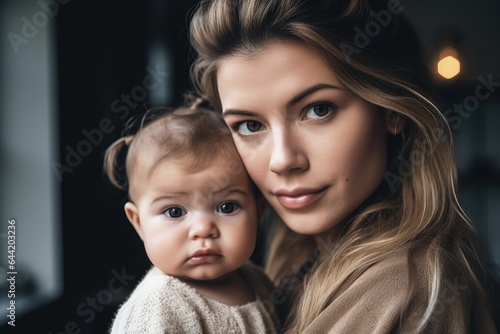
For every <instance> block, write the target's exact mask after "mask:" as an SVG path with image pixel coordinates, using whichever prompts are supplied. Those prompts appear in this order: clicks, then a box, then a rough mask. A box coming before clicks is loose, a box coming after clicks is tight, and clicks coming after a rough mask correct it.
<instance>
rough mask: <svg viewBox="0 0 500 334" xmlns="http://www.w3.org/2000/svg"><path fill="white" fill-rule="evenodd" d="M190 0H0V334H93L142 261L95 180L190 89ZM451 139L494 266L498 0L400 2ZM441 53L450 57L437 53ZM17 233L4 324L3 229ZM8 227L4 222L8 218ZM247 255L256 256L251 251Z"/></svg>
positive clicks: (498, 190)
mask: <svg viewBox="0 0 500 334" xmlns="http://www.w3.org/2000/svg"><path fill="white" fill-rule="evenodd" d="M195 3H196V1H194V0H189V1H166V0H164V1H159V0H146V1H142V2H139V1H135V2H131V1H117V0H101V1H95V0H93V1H92V0H87V1H81V0H59V1H55V0H40V1H35V0H33V1H19V0H18V1H15V0H2V1H1V2H0V35H1V38H2V42H1V43H0V104H1V107H0V186H1V187H0V214H1V215H0V216H1V217H0V219H1V223H0V256H1V257H0V306H1V307H0V310H2V311H0V331H1V332H2V333H7V332H9V331H10V330H12V332H18V333H54V334H56V333H104V332H106V330H107V328H108V326H109V325H110V322H111V319H112V316H113V314H114V312H115V311H116V310H117V307H118V305H119V304H120V303H121V302H123V300H124V299H125V298H126V296H127V295H128V294H129V293H130V291H131V290H132V289H133V288H134V286H135V285H136V283H137V282H138V280H139V279H140V278H141V277H142V275H143V274H144V273H145V270H146V269H147V268H148V267H149V262H148V259H147V257H146V256H145V252H144V250H143V246H142V243H141V241H140V239H139V238H138V236H137V235H136V233H135V231H134V230H133V228H132V227H131V225H130V224H129V223H128V222H127V221H126V218H125V215H124V213H123V204H124V203H125V201H126V195H125V194H124V193H122V192H120V191H117V190H115V189H113V188H112V187H111V186H110V185H109V183H108V182H107V181H106V179H105V178H104V176H103V174H102V158H103V152H104V150H105V149H106V147H108V146H109V145H110V144H111V143H112V142H113V141H114V140H115V139H116V138H117V137H118V136H119V135H120V132H121V129H122V125H123V120H124V119H126V118H127V117H129V116H130V115H132V114H134V113H139V112H143V111H145V110H146V109H148V108H150V107H152V106H161V105H175V104H178V103H179V102H180V101H181V94H182V93H183V92H184V91H185V90H186V89H188V88H190V85H189V80H188V68H189V63H190V60H191V55H190V50H189V45H188V40H187V22H188V20H187V15H188V13H189V11H190V10H191V8H192V6H193V5H194V4H195ZM401 5H402V6H403V8H404V13H405V14H406V15H407V16H408V17H409V18H410V19H411V20H412V21H413V22H414V24H415V27H416V28H417V30H418V31H419V33H420V34H421V37H422V39H423V43H424V46H425V48H426V51H427V53H426V54H427V59H428V63H429V66H434V65H435V63H436V62H437V60H438V57H439V54H440V52H441V51H442V50H444V48H446V47H452V48H453V49H454V52H455V53H454V56H455V57H456V58H458V60H459V61H460V73H459V74H458V75H457V76H456V77H454V78H452V79H449V80H446V79H443V78H441V79H440V78H439V76H438V75H436V78H435V82H434V85H435V89H434V91H435V93H436V94H437V95H438V96H440V97H441V100H440V101H441V103H442V104H443V106H444V110H446V111H447V115H448V116H447V117H448V119H449V120H450V123H451V125H452V127H453V131H454V135H455V138H456V158H457V164H458V167H459V174H460V185H459V194H460V198H461V200H462V204H463V207H464V209H465V211H466V212H467V213H468V214H469V215H470V217H471V218H472V219H473V220H474V222H475V223H476V225H477V227H478V230H479V232H480V234H481V238H482V239H481V240H482V245H483V246H484V249H485V251H486V252H487V254H488V255H489V256H490V258H491V260H492V261H494V263H495V264H496V265H500V225H499V218H500V149H499V148H498V144H499V143H500V131H499V130H498V126H499V124H500V94H499V93H498V91H499V90H500V62H499V61H498V59H499V56H500V43H499V42H500V20H499V19H498V15H499V13H500V2H498V1H494V0H481V1H475V2H472V1H466V0H454V1H452V0H441V1H439V2H433V1H430V0H421V1H412V0H401ZM448 50H449V49H448ZM9 221H10V223H12V224H10V225H15V228H16V247H17V248H16V254H15V255H16V258H15V260H16V265H15V268H14V269H15V270H16V272H17V275H16V297H15V301H16V320H15V324H16V326H15V328H14V327H12V326H9V325H8V324H7V321H10V319H9V317H7V316H6V315H8V314H9V312H10V311H9V310H6V308H7V307H9V304H8V303H9V302H10V300H12V299H11V298H7V296H8V290H9V286H10V285H9V284H8V282H7V278H8V277H10V276H8V274H7V272H10V271H12V270H10V269H9V268H8V263H7V261H8V253H7V245H8V238H7V233H8V232H7V226H8V225H9ZM13 221H15V223H14V222H13ZM254 258H255V260H256V261H259V260H260V258H261V254H260V253H259V252H257V253H256V254H255V256H254Z"/></svg>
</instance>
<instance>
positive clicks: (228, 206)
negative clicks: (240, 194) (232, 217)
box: [217, 202, 240, 214]
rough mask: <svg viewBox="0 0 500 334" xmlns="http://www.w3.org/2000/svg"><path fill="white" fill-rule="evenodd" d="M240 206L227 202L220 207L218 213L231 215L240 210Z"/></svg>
mask: <svg viewBox="0 0 500 334" xmlns="http://www.w3.org/2000/svg"><path fill="white" fill-rule="evenodd" d="M239 208H240V206H239V205H238V204H236V203H234V202H225V203H222V204H221V205H219V207H218V208H217V212H220V213H224V214H230V213H233V212H235V211H236V210H238V209H239Z"/></svg>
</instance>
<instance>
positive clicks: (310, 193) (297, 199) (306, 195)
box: [274, 187, 326, 210]
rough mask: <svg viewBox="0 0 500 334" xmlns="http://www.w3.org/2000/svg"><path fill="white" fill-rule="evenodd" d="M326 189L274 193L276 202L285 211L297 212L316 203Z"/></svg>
mask: <svg viewBox="0 0 500 334" xmlns="http://www.w3.org/2000/svg"><path fill="white" fill-rule="evenodd" d="M325 190H326V187H325V188H321V189H296V190H293V191H285V190H281V191H280V190H279V191H276V192H274V195H275V196H276V197H277V199H278V202H279V203H280V204H281V205H282V206H283V207H285V208H287V209H292V210H298V209H304V208H305V207H307V206H309V205H311V204H313V203H314V202H316V201H317V200H318V199H319V198H320V197H321V196H322V195H323V194H324V193H325Z"/></svg>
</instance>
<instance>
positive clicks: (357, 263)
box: [190, 0, 493, 332]
mask: <svg viewBox="0 0 500 334" xmlns="http://www.w3.org/2000/svg"><path fill="white" fill-rule="evenodd" d="M401 10H402V7H401V4H400V3H399V2H397V1H385V2H382V1H366V0H345V1H338V0H337V1H334V0H245V1H237V0H213V1H201V2H200V4H199V5H198V7H197V9H196V10H195V12H194V14H193V17H192V19H191V26H190V37H191V43H192V46H193V47H194V49H195V51H196V52H197V58H196V59H195V61H194V63H193V65H192V69H191V76H192V80H193V84H194V85H195V88H196V89H197V90H198V92H199V93H200V94H204V95H205V97H206V98H208V99H209V100H211V101H212V103H213V104H214V106H215V107H216V108H218V109H220V107H221V105H220V101H219V95H218V91H217V68H218V64H219V62H220V61H221V60H223V59H224V58H225V57H229V56H232V55H251V54H253V53H256V52H258V51H259V50H260V49H261V48H263V47H264V46H266V45H267V44H268V43H271V42H273V41H280V40H285V41H286V40H289V41H297V42H300V43H304V44H305V45H308V46H310V47H311V48H313V49H315V50H316V51H318V52H319V53H320V54H321V55H322V56H323V57H324V59H325V60H326V61H327V62H328V64H329V65H330V67H331V69H332V71H333V72H334V73H335V74H336V75H337V77H338V79H339V80H340V81H341V82H342V83H343V85H345V86H346V87H347V88H349V89H350V90H352V91H353V92H354V93H356V94H357V95H359V96H360V97H361V98H363V99H365V100H366V101H369V102H371V103H373V104H374V105H377V106H380V107H382V108H385V109H387V110H391V111H392V112H394V113H395V114H396V115H397V117H398V119H399V121H400V122H402V123H400V124H404V126H403V129H402V131H401V132H400V133H399V134H397V135H394V136H390V138H389V141H388V142H389V146H390V147H389V153H390V154H389V161H388V166H387V171H386V173H385V175H384V181H383V182H382V184H381V185H380V186H379V189H377V191H376V192H375V193H374V194H373V195H372V196H371V197H370V198H369V199H368V200H367V201H366V202H365V203H364V204H363V205H362V206H361V207H360V208H359V209H358V210H357V211H356V212H355V213H354V214H353V215H352V218H351V220H350V222H349V224H347V225H346V226H345V228H344V230H343V232H342V236H341V237H340V239H339V240H337V241H335V242H331V243H329V244H328V246H327V247H326V248H325V247H323V249H322V250H321V253H320V255H319V256H318V254H317V253H316V258H317V261H316V263H315V264H314V268H313V269H312V273H311V274H309V275H305V276H306V277H305V281H304V284H303V286H302V291H301V294H300V296H299V299H298V300H297V301H296V303H295V306H294V308H293V309H292V314H291V315H290V317H289V324H288V325H289V326H288V328H289V330H290V331H294V332H302V331H303V330H304V329H305V328H306V327H307V326H308V325H309V324H310V323H311V322H312V321H313V320H314V319H315V318H316V317H317V316H318V315H319V314H320V313H321V312H322V311H323V310H324V309H325V307H326V306H327V305H328V304H329V303H330V302H331V300H332V299H333V297H334V295H335V293H336V291H337V290H338V289H339V287H340V286H341V285H342V284H343V283H344V282H345V281H346V280H347V279H348V278H349V277H350V276H352V275H355V274H356V273H359V272H362V271H363V270H364V269H366V268H368V267H369V266H370V265H372V264H374V263H376V262H377V261H380V260H382V259H384V258H386V257H388V256H390V255H391V254H395V253H396V252H401V251H404V252H410V253H411V252H413V251H415V250H417V249H420V250H423V251H424V253H425V259H426V264H427V275H428V276H427V277H428V278H429V286H428V289H429V296H430V297H429V300H428V304H427V308H426V310H425V312H424V313H423V314H422V321H421V325H420V329H423V328H425V326H426V325H427V323H428V322H429V320H430V318H431V315H432V312H433V310H434V309H435V308H436V305H437V303H438V296H439V294H440V292H441V291H442V289H443V286H442V283H443V282H442V279H443V274H444V270H445V267H448V266H450V265H451V266H455V267H456V268H458V269H459V270H463V271H465V272H466V273H467V275H468V276H469V277H470V279H471V280H472V282H474V285H475V287H476V291H477V292H478V293H479V296H480V298H481V299H482V300H483V301H484V302H485V303H486V305H488V307H489V310H490V311H491V314H493V309H492V308H493V306H492V303H491V302H490V300H491V299H490V297H489V296H488V294H489V293H490V290H489V289H490V288H491V286H490V285H489V283H488V282H492V280H493V278H492V276H491V275H490V274H489V271H488V270H487V269H486V268H485V267H484V265H483V261H482V260H481V257H480V255H479V254H480V251H479V249H478V247H477V241H476V238H477V236H476V231H475V229H474V227H473V225H472V224H471V222H470V221H469V219H468V218H467V216H466V215H465V214H464V212H463V210H462V209H461V207H460V205H459V203H458V200H457V191H456V184H457V172H456V167H455V163H454V158H453V139H452V133H451V130H450V127H449V125H448V123H447V120H446V118H445V117H444V116H443V115H442V114H441V112H440V110H439V108H438V107H437V106H436V105H435V104H434V103H433V102H432V100H431V98H430V97H429V96H428V94H426V92H425V89H427V85H428V82H429V75H428V71H427V68H426V66H425V65H424V63H423V60H422V54H421V51H420V47H419V42H418V40H417V38H416V34H415V33H414V31H413V30H412V28H411V26H410V24H409V23H408V22H407V20H406V19H405V18H404V17H403V16H402V15H400V12H401ZM395 132H396V131H395ZM314 242H315V241H314V240H313V239H312V238H311V237H308V236H299V235H297V234H295V233H293V232H291V231H290V230H289V229H288V228H286V226H284V225H283V224H282V223H281V224H280V223H278V224H277V227H276V230H275V231H274V234H273V236H272V239H271V245H270V249H269V257H268V262H267V268H268V272H269V274H270V276H271V277H272V278H273V279H274V280H275V282H277V283H278V284H284V283H286V282H285V281H286V280H287V279H288V278H287V277H286V276H285V275H284V273H287V271H288V268H289V267H290V265H291V264H297V263H299V262H300V261H304V260H306V259H311V256H312V255H313V254H312V250H313V249H314V247H315V246H318V245H315V244H314ZM298 259H300V261H298ZM311 266H313V265H311ZM288 282H290V281H288ZM410 282H411V280H410ZM298 286H299V285H298V284H295V285H294V288H295V289H297V288H298ZM409 295H410V291H409V292H408V296H409ZM407 302H408V300H407Z"/></svg>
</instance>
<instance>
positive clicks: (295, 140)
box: [217, 42, 388, 235]
mask: <svg viewBox="0 0 500 334" xmlns="http://www.w3.org/2000/svg"><path fill="white" fill-rule="evenodd" d="M217 85H218V91H219V95H220V99H221V104H222V109H223V114H224V119H225V121H226V123H227V124H228V125H229V127H230V128H231V129H232V134H233V138H234V141H235V143H236V146H237V148H238V151H239V153H240V155H241V157H242V159H243V162H244V164H245V167H246V168H247V170H248V172H249V174H250V176H251V177H252V179H253V180H254V181H255V183H256V184H257V186H258V187H259V188H260V190H261V191H262V193H263V194H264V196H265V197H266V199H267V200H268V201H269V203H270V204H271V205H272V206H273V207H274V208H275V210H276V211H277V213H278V214H279V215H280V217H281V218H282V219H283V220H284V222H285V223H286V225H287V226H288V227H290V228H291V229H292V230H294V231H295V232H297V233H301V234H309V235H318V234H321V233H325V232H326V233H329V232H334V233H335V232H336V227H339V223H341V222H342V221H343V220H345V218H346V217H347V216H348V215H349V214H350V213H352V212H353V210H355V209H356V208H357V207H358V206H359V205H360V204H361V203H362V202H363V201H364V200H366V199H367V198H368V196H369V195H370V194H371V193H372V192H373V191H374V190H375V188H376V187H377V186H378V185H379V183H380V182H381V180H382V178H383V174H384V171H385V168H386V161H387V145H386V144H387V143H386V141H387V135H386V133H387V130H388V121H387V120H386V119H387V116H386V113H385V112H384V111H383V110H381V109H380V108H377V107H375V106H374V105H372V104H370V103H368V102H367V101H365V100H363V99H362V98H360V97H359V96H357V95H355V94H354V93H352V92H351V91H349V90H347V89H346V88H345V87H344V86H343V85H342V84H341V83H340V81H339V80H338V79H337V77H336V75H335V73H333V72H332V70H331V69H330V68H329V66H328V65H327V64H326V63H325V62H324V60H323V58H322V57H320V56H319V55H318V54H317V53H315V52H314V51H313V50H312V49H311V48H309V47H307V46H305V45H302V44H298V43H293V42H281V43H273V44H269V45H267V46H266V47H264V48H263V49H262V50H261V51H259V52H257V53H256V54H254V55H252V56H239V55H236V56H231V57H228V58H226V59H224V60H222V62H221V63H220V67H219V69H218V71H217Z"/></svg>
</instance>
